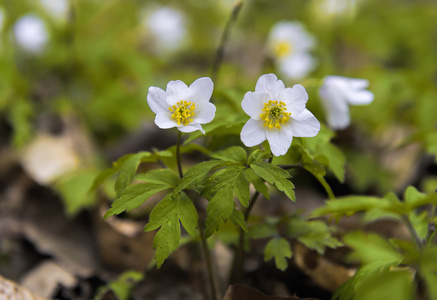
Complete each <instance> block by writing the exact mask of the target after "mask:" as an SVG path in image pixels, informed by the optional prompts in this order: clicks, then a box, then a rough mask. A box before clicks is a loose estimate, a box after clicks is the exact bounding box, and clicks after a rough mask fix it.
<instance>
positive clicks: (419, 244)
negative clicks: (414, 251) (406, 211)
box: [402, 215, 423, 250]
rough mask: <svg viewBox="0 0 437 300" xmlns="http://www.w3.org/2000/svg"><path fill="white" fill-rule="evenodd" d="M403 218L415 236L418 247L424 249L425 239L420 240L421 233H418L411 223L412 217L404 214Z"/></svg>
mask: <svg viewBox="0 0 437 300" xmlns="http://www.w3.org/2000/svg"><path fill="white" fill-rule="evenodd" d="M402 220H404V222H405V224H406V225H407V228H408V230H409V231H410V234H411V236H412V237H413V239H414V242H415V244H416V246H417V248H418V249H420V250H422V249H423V241H421V240H420V237H419V235H418V234H417V232H416V230H414V226H413V224H411V222H410V219H409V218H408V216H406V215H403V216H402Z"/></svg>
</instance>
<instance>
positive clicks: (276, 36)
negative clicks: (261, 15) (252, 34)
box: [267, 21, 316, 80]
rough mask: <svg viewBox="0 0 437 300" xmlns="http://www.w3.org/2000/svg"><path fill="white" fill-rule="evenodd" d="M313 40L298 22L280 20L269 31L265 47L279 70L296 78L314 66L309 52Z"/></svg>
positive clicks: (291, 77)
mask: <svg viewBox="0 0 437 300" xmlns="http://www.w3.org/2000/svg"><path fill="white" fill-rule="evenodd" d="M314 45H315V40H314V38H313V37H312V35H310V34H309V33H308V32H307V31H306V30H305V28H304V27H303V25H302V24H301V23H299V22H288V21H281V22H279V23H277V24H276V25H275V26H274V27H273V28H272V30H271V31H270V34H269V37H268V40H267V47H268V51H269V54H270V55H271V56H272V57H273V58H274V59H275V64H276V66H277V67H278V68H279V71H280V72H281V73H282V74H283V75H284V76H286V77H288V78H290V79H293V80H297V79H301V78H303V77H305V76H306V75H307V74H308V73H309V72H310V71H312V70H313V69H314V68H315V66H316V61H315V59H314V58H313V56H312V55H311V54H310V51H311V50H312V49H313V47H314Z"/></svg>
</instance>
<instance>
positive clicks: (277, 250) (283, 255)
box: [264, 238, 293, 271]
mask: <svg viewBox="0 0 437 300" xmlns="http://www.w3.org/2000/svg"><path fill="white" fill-rule="evenodd" d="M292 254H293V253H292V251H291V248H290V243H289V242H288V241H287V240H286V239H284V238H273V239H271V240H270V241H269V242H268V243H267V245H266V247H265V249H264V261H269V260H271V259H272V258H275V264H276V267H277V268H278V269H279V270H281V271H285V269H287V267H288V263H287V258H291V256H292Z"/></svg>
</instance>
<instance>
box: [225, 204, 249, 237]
mask: <svg viewBox="0 0 437 300" xmlns="http://www.w3.org/2000/svg"><path fill="white" fill-rule="evenodd" d="M229 220H231V222H232V223H234V224H235V225H238V226H240V228H241V229H242V230H243V231H244V232H247V224H246V221H245V220H244V215H243V213H242V212H241V211H239V210H237V209H234V210H233V211H232V215H231V216H230V217H229Z"/></svg>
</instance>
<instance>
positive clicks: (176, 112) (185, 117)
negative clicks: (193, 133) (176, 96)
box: [168, 100, 195, 126]
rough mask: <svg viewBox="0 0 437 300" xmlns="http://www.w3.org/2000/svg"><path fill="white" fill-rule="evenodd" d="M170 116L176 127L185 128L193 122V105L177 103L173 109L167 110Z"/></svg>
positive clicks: (185, 102)
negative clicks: (176, 124) (182, 126)
mask: <svg viewBox="0 0 437 300" xmlns="http://www.w3.org/2000/svg"><path fill="white" fill-rule="evenodd" d="M168 109H169V110H170V111H171V112H172V114H171V118H172V119H173V120H175V121H176V122H177V123H178V125H181V124H182V125H185V126H187V125H188V124H190V123H191V122H193V119H192V117H193V116H194V110H195V104H194V103H191V102H187V101H182V100H181V101H179V102H177V103H176V105H173V107H169V108H168Z"/></svg>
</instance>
